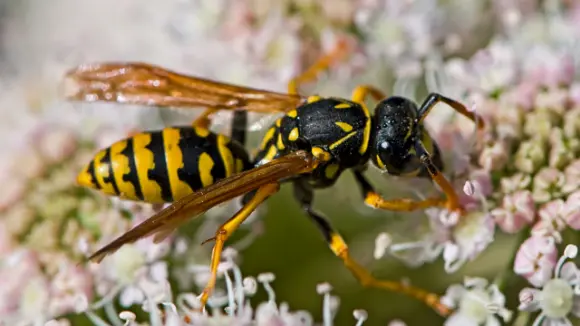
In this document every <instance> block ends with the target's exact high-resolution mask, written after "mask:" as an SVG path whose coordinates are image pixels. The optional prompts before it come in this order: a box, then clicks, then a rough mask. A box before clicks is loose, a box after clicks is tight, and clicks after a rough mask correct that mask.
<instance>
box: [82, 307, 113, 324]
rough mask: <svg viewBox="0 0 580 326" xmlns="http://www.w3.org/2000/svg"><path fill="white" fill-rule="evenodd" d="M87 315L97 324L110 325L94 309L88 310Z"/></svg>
mask: <svg viewBox="0 0 580 326" xmlns="http://www.w3.org/2000/svg"><path fill="white" fill-rule="evenodd" d="M85 316H87V318H88V319H89V320H90V321H91V322H92V323H93V325H95V326H109V324H107V323H106V322H105V321H104V320H103V319H102V318H101V317H99V316H97V314H95V313H94V312H93V311H92V310H86V311H85Z"/></svg>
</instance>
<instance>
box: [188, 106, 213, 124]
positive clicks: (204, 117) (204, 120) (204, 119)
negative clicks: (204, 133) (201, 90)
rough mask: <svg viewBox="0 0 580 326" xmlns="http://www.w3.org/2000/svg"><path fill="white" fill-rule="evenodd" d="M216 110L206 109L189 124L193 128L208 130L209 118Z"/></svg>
mask: <svg viewBox="0 0 580 326" xmlns="http://www.w3.org/2000/svg"><path fill="white" fill-rule="evenodd" d="M217 111H218V110H217V109H213V108H211V109H206V110H205V111H203V112H202V113H201V114H200V115H199V116H198V117H197V118H195V120H193V122H192V123H191V124H192V126H193V127H194V128H201V129H209V126H210V125H211V119H210V118H211V116H212V115H213V114H214V113H216V112H217Z"/></svg>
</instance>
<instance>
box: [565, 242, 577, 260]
mask: <svg viewBox="0 0 580 326" xmlns="http://www.w3.org/2000/svg"><path fill="white" fill-rule="evenodd" d="M577 255H578V247H577V246H575V245H571V244H569V245H567V246H566V248H565V249H564V256H566V257H568V258H569V259H574V258H576V256H577Z"/></svg>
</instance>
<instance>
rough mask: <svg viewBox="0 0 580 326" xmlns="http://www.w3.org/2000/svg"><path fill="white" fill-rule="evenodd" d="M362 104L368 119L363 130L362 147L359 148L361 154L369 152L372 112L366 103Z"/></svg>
mask: <svg viewBox="0 0 580 326" xmlns="http://www.w3.org/2000/svg"><path fill="white" fill-rule="evenodd" d="M360 106H361V108H362V110H363V113H364V115H365V117H366V119H367V121H366V122H365V129H364V132H363V140H362V144H361V145H360V148H359V150H358V152H359V153H360V154H364V153H366V152H367V149H368V146H369V141H370V138H371V114H370V113H369V109H368V108H367V106H366V104H364V103H360Z"/></svg>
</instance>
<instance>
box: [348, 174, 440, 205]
mask: <svg viewBox="0 0 580 326" xmlns="http://www.w3.org/2000/svg"><path fill="white" fill-rule="evenodd" d="M354 176H355V180H356V182H357V183H358V185H359V187H360V189H361V191H362V195H363V198H364V201H365V204H367V205H369V206H371V207H373V208H378V209H384V210H390V211H403V212H410V211H414V210H418V209H426V208H429V207H439V206H443V205H445V204H446V202H447V201H446V200H445V199H442V198H427V199H424V200H414V199H411V198H397V199H384V198H382V197H381V195H379V194H378V193H377V192H376V191H375V189H374V188H373V186H372V185H371V184H370V182H369V181H368V180H367V179H366V177H365V176H364V175H363V173H362V172H361V171H354Z"/></svg>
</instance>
